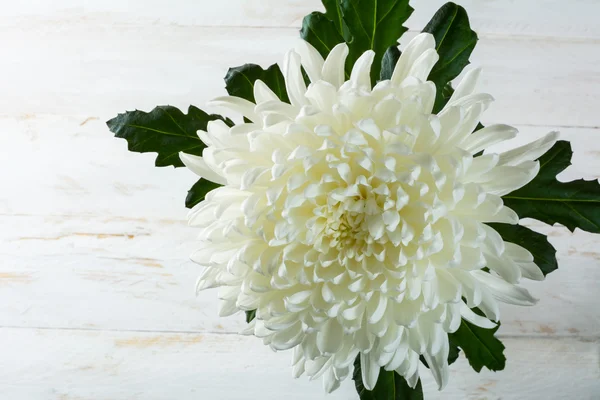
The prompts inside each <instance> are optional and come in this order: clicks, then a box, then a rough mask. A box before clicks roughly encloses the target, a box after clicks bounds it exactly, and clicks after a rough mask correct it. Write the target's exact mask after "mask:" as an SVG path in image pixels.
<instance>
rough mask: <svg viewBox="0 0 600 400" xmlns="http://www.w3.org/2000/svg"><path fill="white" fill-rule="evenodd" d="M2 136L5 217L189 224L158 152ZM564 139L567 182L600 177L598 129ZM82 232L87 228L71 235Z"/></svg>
mask: <svg viewBox="0 0 600 400" xmlns="http://www.w3.org/2000/svg"><path fill="white" fill-rule="evenodd" d="M488 122H489V121H487V120H484V123H486V124H487V123H488ZM520 129H521V133H520V135H519V136H518V137H517V138H516V139H514V140H513V142H511V143H512V145H517V144H520V143H522V142H526V141H529V140H533V139H534V138H537V137H539V136H541V135H543V134H544V133H546V132H548V131H549V130H551V127H529V126H522V127H520ZM0 132H3V134H2V135H0V168H1V169H2V170H4V171H11V173H5V174H1V175H0V185H1V187H2V188H3V190H2V191H0V214H12V215H14V214H23V215H39V216H62V215H66V216H69V215H71V216H72V215H76V216H82V215H85V216H91V217H98V218H99V219H98V223H100V222H115V223H118V222H119V220H116V221H109V220H110V218H112V217H119V218H124V217H125V218H128V219H134V221H129V224H130V225H118V226H119V228H118V230H119V231H120V232H121V233H123V232H135V226H134V224H135V222H136V221H135V219H136V218H138V219H141V221H140V222H145V220H152V221H157V220H164V221H163V222H164V223H168V222H169V221H173V222H177V221H182V220H184V219H185V216H186V210H185V208H184V206H183V203H184V199H185V195H186V193H187V190H188V189H189V188H190V187H191V186H192V184H193V183H194V182H195V180H196V178H195V175H194V174H192V173H191V172H190V171H188V170H186V169H185V168H178V169H173V168H172V167H166V168H155V167H154V159H155V154H154V153H146V154H138V153H131V152H128V151H127V145H126V141H125V140H123V139H116V138H114V137H112V134H111V133H110V132H109V131H108V129H107V128H106V126H105V125H104V122H103V119H91V120H90V119H89V118H87V117H61V116H52V115H24V116H20V117H0ZM562 136H563V138H565V139H567V140H571V142H572V145H573V148H574V150H575V157H574V160H573V162H574V165H573V167H571V168H570V169H569V171H570V172H569V173H568V174H566V175H565V179H576V178H578V177H581V176H583V177H585V178H586V179H591V178H595V179H597V178H599V177H600V173H599V171H600V143H599V142H598V140H596V138H597V136H598V130H596V129H566V128H565V129H562ZM511 143H509V144H511ZM24 155H26V157H25V156H24ZM105 220H106V221H105ZM84 221H85V220H84ZM53 223H57V224H61V223H63V222H62V221H60V220H59V221H54V222H53ZM36 229H39V230H41V231H34V232H32V235H33V236H35V235H36V234H37V235H39V233H40V232H43V230H44V229H45V227H44V226H42V227H36ZM80 229H84V230H82V231H81V232H85V231H86V229H87V228H86V227H85V226H83V227H73V228H72V230H73V231H77V230H80ZM88 230H89V229H88Z"/></svg>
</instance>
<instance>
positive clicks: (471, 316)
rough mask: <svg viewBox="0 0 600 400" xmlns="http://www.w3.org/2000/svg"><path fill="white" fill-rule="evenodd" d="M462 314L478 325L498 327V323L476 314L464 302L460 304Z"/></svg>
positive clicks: (490, 327)
mask: <svg viewBox="0 0 600 400" xmlns="http://www.w3.org/2000/svg"><path fill="white" fill-rule="evenodd" d="M460 315H461V316H462V317H463V318H464V319H466V320H467V321H469V322H470V323H472V324H473V325H477V326H480V327H482V328H485V329H492V328H495V327H496V324H494V323H493V322H492V321H490V320H489V319H487V318H484V317H482V316H480V315H477V314H475V313H474V312H473V310H471V309H470V308H469V307H467V305H466V304H465V303H463V302H461V304H460Z"/></svg>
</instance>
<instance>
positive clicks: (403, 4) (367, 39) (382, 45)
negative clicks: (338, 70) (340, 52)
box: [341, 0, 413, 84]
mask: <svg viewBox="0 0 600 400" xmlns="http://www.w3.org/2000/svg"><path fill="white" fill-rule="evenodd" d="M341 7H342V15H343V19H344V21H345V22H346V26H347V27H348V31H349V33H350V35H351V36H352V41H351V42H349V43H348V47H349V50H350V53H349V54H348V59H347V64H346V65H347V66H350V65H354V63H355V62H356V60H357V59H358V58H359V57H360V56H361V55H362V54H363V53H364V52H365V51H367V50H373V51H375V59H374V60H373V66H372V67H371V81H372V83H373V84H375V82H376V81H377V79H378V78H379V76H380V71H381V60H382V58H383V55H384V53H385V52H386V51H387V49H388V48H389V47H390V46H393V45H394V44H395V43H396V42H397V41H398V39H399V38H400V36H402V34H403V33H404V32H406V30H407V28H405V27H404V26H402V24H403V23H404V22H405V21H406V20H407V19H408V17H410V14H411V13H412V11H413V8H412V7H411V6H410V5H409V4H408V0H341Z"/></svg>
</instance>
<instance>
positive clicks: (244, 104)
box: [207, 96, 260, 122]
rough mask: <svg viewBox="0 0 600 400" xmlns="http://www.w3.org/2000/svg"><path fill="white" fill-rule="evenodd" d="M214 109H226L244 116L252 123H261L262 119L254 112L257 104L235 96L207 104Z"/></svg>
mask: <svg viewBox="0 0 600 400" xmlns="http://www.w3.org/2000/svg"><path fill="white" fill-rule="evenodd" d="M207 105H208V106H212V107H225V108H228V109H229V110H231V111H233V112H236V113H239V114H242V115H243V116H244V117H246V118H248V119H249V120H250V121H252V122H260V117H259V116H258V115H257V114H256V113H255V112H254V107H255V104H254V103H252V102H250V101H248V100H246V99H242V98H241V97H235V96H222V97H217V98H215V99H213V100H211V101H209V102H208V103H207Z"/></svg>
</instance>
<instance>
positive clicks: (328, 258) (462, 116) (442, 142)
mask: <svg viewBox="0 0 600 400" xmlns="http://www.w3.org/2000/svg"><path fill="white" fill-rule="evenodd" d="M347 54H348V48H347V46H346V45H345V44H340V45H338V46H336V47H335V48H334V49H333V50H332V51H331V53H330V55H329V56H328V57H327V59H326V60H323V58H322V57H321V56H320V55H319V54H318V52H317V51H316V50H315V49H314V48H312V47H311V46H310V45H309V44H307V43H306V42H301V43H300V44H299V46H298V49H297V51H291V52H290V53H288V54H287V56H286V58H285V64H284V68H283V70H284V75H285V81H286V89H287V93H288V95H289V98H290V103H291V104H288V103H283V102H281V101H280V100H279V99H278V98H277V96H276V95H275V94H274V93H273V92H272V91H271V90H270V89H269V88H268V87H267V86H266V85H265V84H264V83H262V82H260V81H257V82H256V83H255V86H254V96H255V99H256V104H254V103H251V102H249V101H247V100H244V99H241V98H236V97H221V98H218V99H216V100H215V101H213V103H212V104H213V105H218V106H225V107H227V108H229V109H231V110H233V111H235V112H238V113H241V114H243V115H244V116H245V117H246V118H248V119H249V120H250V121H251V122H250V123H244V124H239V125H236V126H234V127H233V128H229V127H228V126H226V125H225V124H224V123H223V122H222V121H214V122H211V123H209V125H208V132H199V136H200V138H201V139H202V140H203V141H204V143H206V145H207V146H208V147H207V148H206V149H205V150H204V152H203V157H196V156H192V155H186V154H182V155H181V158H182V160H183V161H184V162H185V164H186V165H187V166H188V167H189V168H190V169H191V170H192V171H194V172H196V173H197V174H198V175H200V176H202V177H203V178H206V179H209V180H211V181H214V182H217V183H220V184H223V185H224V186H223V187H220V188H218V189H215V190H213V191H212V192H210V193H209V194H208V195H207V196H206V200H205V201H203V202H202V203H200V204H198V205H197V206H196V207H194V209H193V210H192V211H191V213H190V217H189V221H190V224H191V225H193V226H197V227H199V228H201V233H200V238H199V239H200V249H199V250H198V251H197V252H196V253H194V254H193V255H192V259H193V260H194V261H195V262H197V263H198V264H201V265H204V266H206V271H205V272H204V274H203V275H202V276H201V278H200V279H199V282H198V289H199V290H201V289H205V288H211V287H216V286H221V287H222V288H221V289H220V293H219V295H220V298H221V300H222V306H221V315H223V316H226V315H230V314H233V313H235V312H237V311H239V310H254V309H256V310H257V311H256V319H255V321H253V322H252V323H251V324H250V325H249V329H248V332H250V333H253V334H254V335H256V336H258V337H260V338H263V340H264V342H265V343H266V344H268V345H270V346H271V347H272V348H273V349H275V350H286V349H292V348H293V349H294V356H293V366H294V374H295V375H296V376H300V375H302V374H303V373H306V374H307V375H308V376H310V377H311V378H317V377H319V376H323V377H324V386H325V389H326V390H327V391H332V390H334V389H336V388H337V387H338V386H339V382H340V381H341V380H343V379H345V378H346V377H347V376H348V375H349V373H350V369H351V365H352V363H353V361H354V359H355V358H356V357H357V355H359V354H360V361H361V365H362V373H363V381H364V384H365V386H366V387H367V388H372V387H373V386H374V385H375V383H376V381H377V377H378V374H379V370H380V367H383V368H385V369H386V370H395V371H396V372H398V373H399V374H400V375H402V376H404V377H405V378H406V379H407V381H408V382H409V384H411V385H413V386H414V385H416V383H417V380H418V377H419V375H418V365H419V355H421V354H422V355H423V356H424V358H425V360H427V363H428V364H429V366H430V367H431V371H432V373H433V375H434V377H435V379H436V381H437V382H438V384H439V386H440V388H441V387H443V386H444V385H445V384H446V381H447V375H448V372H447V371H448V363H447V356H448V335H447V333H448V332H454V331H455V330H456V329H457V328H458V326H459V325H460V322H461V318H464V319H465V320H467V321H470V322H472V323H474V324H476V325H479V326H482V327H485V328H491V327H493V326H494V324H493V323H492V322H491V321H490V320H495V321H497V320H498V303H497V302H498V301H502V302H506V303H511V304H518V305H531V304H534V303H535V300H534V299H533V298H532V297H531V296H530V294H529V293H528V292H527V291H526V290H525V289H523V288H520V287H518V286H516V284H517V283H518V282H519V280H520V279H521V278H522V277H524V278H529V279H543V274H542V272H541V271H540V269H539V268H538V267H537V266H536V265H535V264H534V263H533V257H532V255H531V254H530V253H529V252H528V251H527V250H526V249H524V248H522V247H520V246H517V245H515V244H512V243H506V242H504V241H503V240H502V238H501V237H500V235H499V234H498V233H497V232H496V231H495V230H494V229H492V228H491V227H489V226H488V225H486V223H491V222H502V223H509V224H515V223H517V220H518V217H517V215H516V214H515V213H514V212H513V211H512V210H511V209H509V208H507V207H505V206H504V205H503V202H502V199H501V197H500V196H502V195H505V194H507V193H510V192H511V191H513V190H515V189H517V188H520V187H521V186H523V185H525V184H526V183H528V182H529V181H530V180H531V179H532V178H533V177H534V176H535V175H536V174H537V172H538V170H539V164H538V162H536V161H534V160H535V159H537V158H538V157H539V156H540V155H541V154H543V153H544V152H545V151H547V150H548V149H549V148H550V147H551V146H552V145H553V144H554V142H555V141H556V138H557V135H556V134H555V133H551V134H549V135H548V136H546V137H544V138H542V139H540V140H538V141H536V142H533V143H531V144H529V145H526V146H523V147H520V148H517V149H515V150H512V151H509V152H506V153H502V154H485V155H479V156H476V154H477V153H479V152H480V151H481V150H483V149H485V148H486V147H488V146H490V145H492V144H495V143H498V142H501V141H504V140H506V139H510V138H512V137H514V136H515V134H516V129H514V128H512V127H510V126H506V125H492V126H488V127H486V128H484V129H481V130H479V131H477V132H476V133H472V132H473V130H474V129H475V127H476V125H477V123H478V121H479V119H480V117H481V114H482V113H483V112H484V110H485V109H486V108H487V107H488V105H489V103H490V102H491V101H492V97H491V96H490V95H488V94H479V93H478V94H473V90H474V87H475V82H476V80H477V77H478V75H479V70H472V71H470V72H469V73H467V74H466V75H465V77H464V78H463V79H462V81H461V83H460V85H458V87H457V88H456V91H455V93H454V95H453V96H452V98H451V99H450V101H449V102H448V104H447V106H446V107H445V108H444V109H443V110H442V111H441V112H440V113H438V114H437V115H434V114H432V113H431V112H432V107H433V103H434V99H435V86H434V84H433V83H432V82H427V81H426V79H427V76H428V74H429V72H430V71H431V68H432V67H433V65H434V64H435V63H436V61H437V60H438V54H437V53H436V50H435V42H434V39H433V37H432V36H431V35H429V34H421V35H419V36H417V37H416V38H415V39H414V40H413V41H411V42H410V44H409V45H408V46H407V48H406V49H405V51H404V53H403V54H402V56H401V57H400V60H399V61H398V63H397V65H396V67H395V70H394V72H393V76H392V78H391V79H390V80H386V81H382V82H379V83H378V84H377V85H376V86H375V88H373V89H372V88H371V81H370V76H369V72H370V67H371V63H372V60H373V55H374V53H373V52H372V51H368V52H366V53H364V54H363V55H362V56H361V57H360V58H359V59H358V60H357V62H356V64H355V65H354V68H353V69H352V73H351V76H350V79H349V80H348V81H345V76H344V62H345V59H346V56H347ZM301 66H302V67H304V70H305V71H306V73H307V74H308V76H309V78H310V81H311V84H310V85H309V86H308V88H307V87H306V85H305V82H304V80H303V77H302V72H301ZM484 267H487V268H489V271H490V272H489V273H488V272H484V271H482V268H484ZM463 299H464V300H463ZM465 302H466V303H465ZM476 306H477V307H479V308H480V309H481V310H482V311H483V312H484V313H485V315H486V316H487V318H484V317H481V316H478V315H476V314H475V313H474V312H473V311H472V310H471V308H473V307H476Z"/></svg>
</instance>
